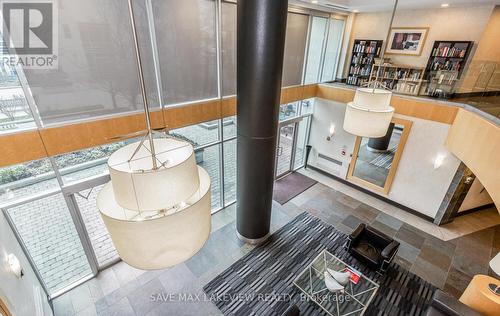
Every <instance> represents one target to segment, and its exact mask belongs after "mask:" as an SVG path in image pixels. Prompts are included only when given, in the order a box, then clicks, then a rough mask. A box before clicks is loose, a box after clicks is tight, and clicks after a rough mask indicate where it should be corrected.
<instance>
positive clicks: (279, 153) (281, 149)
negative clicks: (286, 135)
mask: <svg viewBox="0 0 500 316" xmlns="http://www.w3.org/2000/svg"><path fill="white" fill-rule="evenodd" d="M277 154H278V157H279V156H281V155H282V154H283V147H281V146H278V150H277Z"/></svg>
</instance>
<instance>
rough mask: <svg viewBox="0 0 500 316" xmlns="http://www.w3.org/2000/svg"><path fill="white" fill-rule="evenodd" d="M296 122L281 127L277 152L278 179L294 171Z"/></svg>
mask: <svg viewBox="0 0 500 316" xmlns="http://www.w3.org/2000/svg"><path fill="white" fill-rule="evenodd" d="M295 124H296V123H295V122H293V123H289V124H286V125H281V124H280V128H279V135H278V148H277V150H276V178H279V177H281V176H283V175H285V174H287V173H289V172H291V171H292V161H293V160H292V156H293V152H294V150H293V148H294V140H295V128H296V126H295Z"/></svg>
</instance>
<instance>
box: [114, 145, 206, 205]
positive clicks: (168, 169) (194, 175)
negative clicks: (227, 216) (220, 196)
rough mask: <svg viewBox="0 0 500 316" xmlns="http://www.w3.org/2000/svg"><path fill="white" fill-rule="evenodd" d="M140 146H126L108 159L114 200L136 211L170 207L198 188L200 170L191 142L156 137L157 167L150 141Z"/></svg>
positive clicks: (186, 197)
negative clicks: (154, 166) (154, 167)
mask: <svg viewBox="0 0 500 316" xmlns="http://www.w3.org/2000/svg"><path fill="white" fill-rule="evenodd" d="M139 145H140V143H139V142H136V143H132V144H129V145H127V146H124V147H122V148H120V149H118V150H117V151H116V152H114V153H113V154H112V155H111V156H110V157H109V160H108V167H109V173H110V176H111V182H112V183H113V191H114V195H115V199H116V202H117V203H118V204H119V205H120V206H121V207H123V208H125V209H129V210H136V211H155V210H159V209H169V208H171V207H173V206H175V205H177V204H179V203H181V202H183V201H185V200H186V199H188V198H189V197H190V196H192V195H193V194H194V193H195V192H196V191H197V190H198V186H199V179H198V169H197V166H196V160H195V156H194V151H193V147H192V146H191V145H190V144H188V143H186V142H183V141H179V140H176V139H173V138H162V139H155V140H154V146H155V153H156V161H157V166H158V169H155V170H153V165H152V157H151V151H150V149H149V143H148V142H147V141H146V142H144V143H143V144H142V145H141V146H140V147H139ZM137 148H139V149H138V151H137V152H136V153H135V155H134V157H133V158H131V157H132V155H133V154H134V151H136V149H137Z"/></svg>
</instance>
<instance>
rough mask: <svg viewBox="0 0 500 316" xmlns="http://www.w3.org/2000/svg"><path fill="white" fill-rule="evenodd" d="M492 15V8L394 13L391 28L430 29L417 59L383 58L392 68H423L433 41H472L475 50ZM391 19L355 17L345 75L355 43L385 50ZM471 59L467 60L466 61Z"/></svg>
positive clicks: (386, 14)
mask: <svg viewBox="0 0 500 316" xmlns="http://www.w3.org/2000/svg"><path fill="white" fill-rule="evenodd" d="M492 11H493V5H483V6H470V7H457V8H443V9H432V10H431V9H425V10H397V11H396V15H395V17H394V23H393V26H394V27H429V32H428V34H427V39H426V42H425V45H424V48H423V50H422V54H421V55H420V56H402V55H387V56H386V57H390V58H391V61H392V62H393V63H395V64H405V65H412V66H416V67H425V66H426V65H427V60H428V58H429V55H430V53H431V50H432V45H433V44H434V41H437V40H463V41H474V44H475V45H474V47H475V46H477V43H478V42H479V40H480V38H481V34H482V33H483V30H484V29H485V27H486V24H487V23H488V20H489V17H490V15H491V13H492ZM390 17H391V12H390V11H385V12H370V13H358V14H356V17H355V19H354V25H353V29H352V33H351V43H350V46H349V57H348V62H347V63H346V65H345V67H344V71H345V72H344V74H345V75H346V74H347V70H348V63H349V62H350V52H351V51H352V43H353V41H354V39H373V40H383V41H384V46H385V42H386V36H387V30H388V28H389V22H390ZM471 59H472V58H471V57H469V60H471Z"/></svg>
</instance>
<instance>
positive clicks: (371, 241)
mask: <svg viewBox="0 0 500 316" xmlns="http://www.w3.org/2000/svg"><path fill="white" fill-rule="evenodd" d="M398 248H399V242H397V241H395V240H394V239H392V238H390V237H389V236H387V235H385V234H384V233H382V232H380V231H378V230H376V229H375V228H372V227H370V226H366V225H365V224H363V223H361V224H359V226H358V227H357V228H356V229H355V230H354V231H353V232H352V233H351V235H350V236H349V241H348V242H347V250H348V251H349V253H350V254H351V255H352V256H353V257H355V258H356V259H358V260H360V261H362V262H363V263H365V264H366V265H367V266H369V267H370V268H372V269H373V270H377V271H379V272H385V271H386V270H387V268H388V267H389V264H390V263H391V261H392V259H394V257H395V256H396V253H397V252H398Z"/></svg>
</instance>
